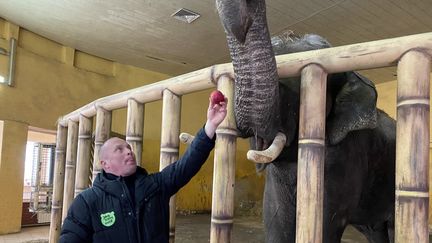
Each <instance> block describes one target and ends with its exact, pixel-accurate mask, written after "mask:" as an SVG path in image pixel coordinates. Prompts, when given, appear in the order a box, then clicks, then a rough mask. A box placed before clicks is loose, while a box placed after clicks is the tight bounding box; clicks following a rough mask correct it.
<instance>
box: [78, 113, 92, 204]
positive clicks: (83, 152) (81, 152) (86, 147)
mask: <svg viewBox="0 0 432 243" xmlns="http://www.w3.org/2000/svg"><path fill="white" fill-rule="evenodd" d="M92 126H93V120H92V118H87V117H85V116H83V115H81V116H80V118H79V129H78V148H77V167H76V176H75V197H76V196H77V195H78V194H80V193H81V192H82V191H84V190H85V189H87V188H88V187H89V186H90V181H89V177H90V155H91V143H92V136H91V134H92Z"/></svg>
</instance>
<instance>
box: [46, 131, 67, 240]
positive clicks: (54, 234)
mask: <svg viewBox="0 0 432 243" xmlns="http://www.w3.org/2000/svg"><path fill="white" fill-rule="evenodd" d="M66 136H67V128H66V127H63V126H61V125H58V126H57V139H56V150H55V151H56V153H55V167H54V188H53V199H52V205H51V223H50V231H49V242H50V243H57V242H58V240H59V236H60V230H61V223H62V205H63V186H64V170H65V155H66Z"/></svg>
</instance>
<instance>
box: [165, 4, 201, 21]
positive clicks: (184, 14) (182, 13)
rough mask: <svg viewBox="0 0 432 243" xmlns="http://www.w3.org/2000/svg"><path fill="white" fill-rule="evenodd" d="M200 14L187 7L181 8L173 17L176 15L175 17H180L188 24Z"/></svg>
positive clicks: (179, 18)
mask: <svg viewBox="0 0 432 243" xmlns="http://www.w3.org/2000/svg"><path fill="white" fill-rule="evenodd" d="M200 16H201V15H200V14H198V13H195V12H194V11H191V10H189V9H185V8H181V9H179V10H177V11H176V12H175V13H173V14H172V15H171V17H174V18H175V19H178V20H180V21H183V22H185V23H188V24H190V23H192V22H193V21H195V20H196V19H197V18H199V17H200Z"/></svg>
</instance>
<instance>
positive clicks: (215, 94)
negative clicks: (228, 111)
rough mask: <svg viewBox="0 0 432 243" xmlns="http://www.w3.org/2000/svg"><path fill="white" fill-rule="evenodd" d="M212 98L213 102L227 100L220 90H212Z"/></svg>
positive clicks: (217, 102)
mask: <svg viewBox="0 0 432 243" xmlns="http://www.w3.org/2000/svg"><path fill="white" fill-rule="evenodd" d="M210 99H211V102H212V103H213V104H219V103H221V102H223V101H225V96H224V95H223V94H222V92H220V91H219V90H215V91H213V92H211V94H210Z"/></svg>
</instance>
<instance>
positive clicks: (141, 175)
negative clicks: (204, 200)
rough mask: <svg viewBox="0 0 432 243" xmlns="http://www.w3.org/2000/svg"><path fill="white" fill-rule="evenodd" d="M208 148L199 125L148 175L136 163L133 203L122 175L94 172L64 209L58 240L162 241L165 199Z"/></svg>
mask: <svg viewBox="0 0 432 243" xmlns="http://www.w3.org/2000/svg"><path fill="white" fill-rule="evenodd" d="M213 147H214V139H213V140H211V139H209V138H208V137H207V135H206V134H205V132H204V129H201V130H200V131H199V132H198V134H197V136H196V137H195V139H194V140H193V142H192V144H191V145H190V147H189V148H188V149H187V151H186V152H185V154H184V155H183V157H182V158H181V159H179V160H178V161H177V162H176V163H173V164H171V165H169V166H167V167H166V168H165V169H163V170H162V171H161V172H158V173H155V174H150V175H149V174H147V171H146V170H145V169H143V168H141V167H138V168H137V172H136V174H135V192H134V193H135V202H132V200H131V196H130V194H129V190H128V189H127V185H126V183H125V180H124V178H122V177H118V178H117V179H115V180H109V179H108V178H107V175H106V174H105V172H102V173H100V174H98V176H97V177H96V179H95V181H94V183H93V187H92V188H89V189H87V190H85V191H83V192H82V193H81V194H79V195H78V196H77V197H76V198H75V200H74V201H73V203H72V205H71V207H70V208H69V211H68V215H67V217H66V219H65V221H64V223H63V227H62V231H61V235H60V242H104V243H105V242H134V243H135V242H143V243H144V242H145V243H150V242H157V243H163V242H168V241H169V200H170V197H171V196H172V195H174V194H175V193H176V192H177V191H178V190H179V189H180V188H181V187H183V186H184V185H185V184H186V183H188V182H189V181H190V179H191V178H192V177H193V176H194V175H195V174H196V173H197V172H198V171H199V169H200V168H201V166H202V164H203V163H204V162H205V160H206V159H207V158H208V155H209V153H210V151H211V150H212V149H213ZM134 205H135V206H134Z"/></svg>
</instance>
